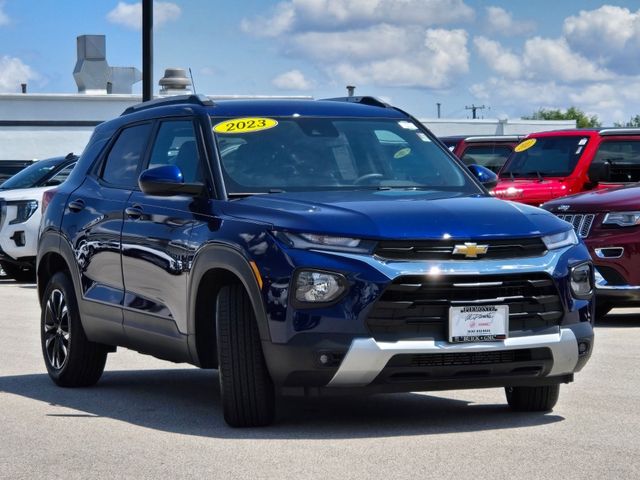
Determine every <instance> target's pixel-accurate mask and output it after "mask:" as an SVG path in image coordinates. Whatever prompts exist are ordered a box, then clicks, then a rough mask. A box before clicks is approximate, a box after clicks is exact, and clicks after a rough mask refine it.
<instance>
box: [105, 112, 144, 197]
mask: <svg viewBox="0 0 640 480" xmlns="http://www.w3.org/2000/svg"><path fill="white" fill-rule="evenodd" d="M150 131H151V124H149V123H145V124H142V125H136V126H135V127H129V128H125V129H124V130H123V131H122V132H121V133H120V135H119V136H118V139H117V140H116V143H115V144H114V145H113V147H112V148H111V151H110V152H109V156H108V157H107V161H106V163H105V165H104V170H103V171H102V179H103V180H104V181H105V182H107V183H110V184H112V185H117V186H119V187H128V188H132V187H135V186H136V185H137V183H138V165H139V163H140V159H141V158H142V155H143V154H144V151H145V147H146V145H147V139H148V137H149V132H150Z"/></svg>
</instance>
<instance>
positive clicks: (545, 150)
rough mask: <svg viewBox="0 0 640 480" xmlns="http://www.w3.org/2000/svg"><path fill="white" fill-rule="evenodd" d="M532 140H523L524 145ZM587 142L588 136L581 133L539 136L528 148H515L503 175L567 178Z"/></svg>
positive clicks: (501, 174) (503, 170)
mask: <svg viewBox="0 0 640 480" xmlns="http://www.w3.org/2000/svg"><path fill="white" fill-rule="evenodd" d="M531 140H532V139H526V140H523V141H522V142H521V145H527V143H525V142H529V143H531ZM587 142H588V138H587V137H582V136H561V137H538V138H536V139H535V142H534V143H533V144H532V145H531V146H529V147H528V148H524V149H523V150H522V151H520V152H518V151H514V153H513V155H511V158H510V159H509V161H508V162H507V164H506V165H505V166H504V168H503V169H502V172H501V173H500V176H501V177H511V176H513V177H529V178H535V177H538V176H542V177H566V176H567V175H570V174H571V172H573V169H574V168H575V167H576V165H577V164H578V159H579V158H580V156H581V155H582V153H583V152H584V148H585V145H586V144H587ZM516 149H517V147H516Z"/></svg>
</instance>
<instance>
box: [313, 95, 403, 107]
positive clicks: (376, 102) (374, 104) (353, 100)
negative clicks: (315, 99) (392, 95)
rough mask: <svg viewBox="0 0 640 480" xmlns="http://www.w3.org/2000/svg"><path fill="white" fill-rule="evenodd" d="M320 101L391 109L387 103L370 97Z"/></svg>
mask: <svg viewBox="0 0 640 480" xmlns="http://www.w3.org/2000/svg"><path fill="white" fill-rule="evenodd" d="M322 100H327V101H330V102H350V103H361V104H363V105H370V106H372V107H382V108H393V107H391V105H389V104H388V103H385V102H383V101H382V100H379V99H377V98H376V97H371V96H361V97H335V98H323V99H322Z"/></svg>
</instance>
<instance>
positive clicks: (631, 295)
mask: <svg viewBox="0 0 640 480" xmlns="http://www.w3.org/2000/svg"><path fill="white" fill-rule="evenodd" d="M595 280H596V288H595V292H596V299H597V300H598V301H601V302H607V303H615V305H616V306H619V307H627V306H633V305H636V304H640V286H638V285H626V284H622V285H612V284H609V283H608V282H607V280H606V279H605V278H604V277H603V276H602V275H601V274H600V272H598V267H597V266H596V267H595Z"/></svg>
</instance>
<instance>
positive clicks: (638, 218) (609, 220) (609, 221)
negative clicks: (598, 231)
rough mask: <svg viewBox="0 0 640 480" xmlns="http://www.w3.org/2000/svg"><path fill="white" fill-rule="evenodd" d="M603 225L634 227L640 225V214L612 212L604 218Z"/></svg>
mask: <svg viewBox="0 0 640 480" xmlns="http://www.w3.org/2000/svg"><path fill="white" fill-rule="evenodd" d="M602 224H603V225H618V226H620V227H633V226H634V225H640V212H611V213H607V214H606V215H605V216H604V220H603V221H602Z"/></svg>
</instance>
